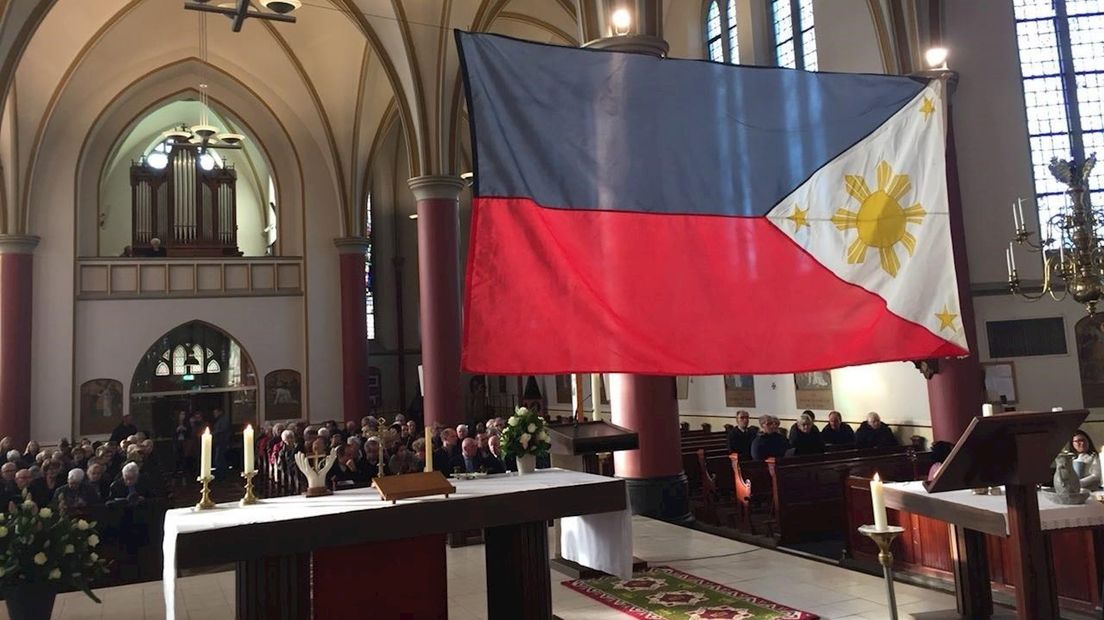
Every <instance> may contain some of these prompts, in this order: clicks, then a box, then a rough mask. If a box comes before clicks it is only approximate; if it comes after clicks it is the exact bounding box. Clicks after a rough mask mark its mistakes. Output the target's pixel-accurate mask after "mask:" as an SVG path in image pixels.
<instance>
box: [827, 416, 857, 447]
mask: <svg viewBox="0 0 1104 620" xmlns="http://www.w3.org/2000/svg"><path fill="white" fill-rule="evenodd" d="M820 438H821V439H823V440H824V445H827V446H842V445H850V444H853V443H855V431H853V430H851V425H849V424H844V422H843V416H841V415H840V412H838V411H831V412H829V413H828V424H826V425H825V426H824V428H822V429H820Z"/></svg>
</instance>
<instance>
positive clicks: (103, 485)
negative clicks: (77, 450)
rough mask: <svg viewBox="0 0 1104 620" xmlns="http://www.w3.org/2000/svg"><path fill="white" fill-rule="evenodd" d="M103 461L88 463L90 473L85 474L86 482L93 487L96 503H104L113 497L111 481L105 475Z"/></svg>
mask: <svg viewBox="0 0 1104 620" xmlns="http://www.w3.org/2000/svg"><path fill="white" fill-rule="evenodd" d="M104 471H105V469H104V465H103V463H91V464H89V465H88V473H87V474H86V475H85V483H86V484H87V485H88V486H89V488H91V489H92V495H90V497H91V496H94V497H95V500H96V501H95V503H97V504H102V503H104V502H106V501H107V499H108V498H109V497H111V481H110V480H108V479H107V478H105V477H104Z"/></svg>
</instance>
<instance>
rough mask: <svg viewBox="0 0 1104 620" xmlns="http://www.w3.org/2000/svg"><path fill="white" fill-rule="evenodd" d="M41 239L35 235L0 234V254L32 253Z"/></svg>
mask: <svg viewBox="0 0 1104 620" xmlns="http://www.w3.org/2000/svg"><path fill="white" fill-rule="evenodd" d="M41 240H42V238H41V237H38V236H36V235H0V254H34V251H35V248H36V247H38V242H39V241H41Z"/></svg>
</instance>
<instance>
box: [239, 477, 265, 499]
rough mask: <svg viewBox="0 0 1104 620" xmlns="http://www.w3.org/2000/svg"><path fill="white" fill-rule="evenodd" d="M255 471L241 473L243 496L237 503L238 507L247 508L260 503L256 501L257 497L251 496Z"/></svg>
mask: <svg viewBox="0 0 1104 620" xmlns="http://www.w3.org/2000/svg"><path fill="white" fill-rule="evenodd" d="M256 475H257V472H256V471H243V472H242V475H241V476H242V478H245V496H244V497H242V498H241V501H239V502H238V505H239V506H249V505H252V504H256V503H257V502H259V501H261V500H259V499H257V496H256V495H254V494H253V476H256Z"/></svg>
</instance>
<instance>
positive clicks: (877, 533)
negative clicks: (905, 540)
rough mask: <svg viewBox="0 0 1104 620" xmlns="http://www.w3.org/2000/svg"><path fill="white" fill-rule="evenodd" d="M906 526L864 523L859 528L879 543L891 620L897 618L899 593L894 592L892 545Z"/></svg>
mask: <svg viewBox="0 0 1104 620" xmlns="http://www.w3.org/2000/svg"><path fill="white" fill-rule="evenodd" d="M904 531H905V528H903V527H900V526H897V525H888V526H886V528H885V529H884V530H880V529H878V528H876V527H874V526H873V525H864V526H862V527H860V528H859V533H860V534H862V535H863V536H866V537H867V538H870V539H871V540H873V541H874V543H875V544H877V545H878V563H879V564H881V565H882V574H883V575H884V576H885V582H886V598H887V599H888V601H889V617H890V620H897V595H896V594H894V592H893V551H891V550H890V546H891V545H892V544H893V540H894V539H895V538H897V537H898V536H900V535H901V533H902V532H904Z"/></svg>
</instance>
